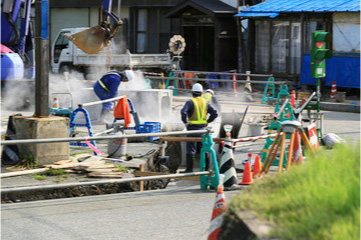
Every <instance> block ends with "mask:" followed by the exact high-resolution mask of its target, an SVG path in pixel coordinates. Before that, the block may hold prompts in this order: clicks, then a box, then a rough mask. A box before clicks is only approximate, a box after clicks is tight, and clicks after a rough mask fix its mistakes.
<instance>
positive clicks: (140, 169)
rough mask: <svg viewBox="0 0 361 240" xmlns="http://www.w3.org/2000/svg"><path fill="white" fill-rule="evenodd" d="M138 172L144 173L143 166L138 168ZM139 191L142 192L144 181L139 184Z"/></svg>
mask: <svg viewBox="0 0 361 240" xmlns="http://www.w3.org/2000/svg"><path fill="white" fill-rule="evenodd" d="M139 171H140V172H144V164H141V165H140V166H139ZM139 191H144V181H140V182H139Z"/></svg>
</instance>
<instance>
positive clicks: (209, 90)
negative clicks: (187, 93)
mask: <svg viewBox="0 0 361 240" xmlns="http://www.w3.org/2000/svg"><path fill="white" fill-rule="evenodd" d="M206 92H209V93H210V94H212V95H214V92H213V90H212V89H207V90H206Z"/></svg>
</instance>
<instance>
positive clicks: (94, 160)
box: [44, 154, 123, 178]
mask: <svg viewBox="0 0 361 240" xmlns="http://www.w3.org/2000/svg"><path fill="white" fill-rule="evenodd" d="M102 159H103V158H102V157H98V156H92V155H90V154H80V155H77V156H75V157H72V158H71V159H70V160H61V161H57V162H54V163H53V164H48V165H44V167H47V168H51V169H67V170H65V171H66V172H68V173H80V174H86V175H87V176H88V177H101V178H121V177H122V175H123V174H122V172H120V171H119V169H118V168H117V167H115V166H114V165H113V164H106V163H105V161H103V160H102Z"/></svg>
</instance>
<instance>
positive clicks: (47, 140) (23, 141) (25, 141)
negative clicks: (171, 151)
mask: <svg viewBox="0 0 361 240" xmlns="http://www.w3.org/2000/svg"><path fill="white" fill-rule="evenodd" d="M200 133H211V131H209V130H195V131H176V132H162V133H140V134H130V135H112V136H95V137H73V138H43V139H21V140H8V141H1V142H0V144H1V145H14V144H29V143H57V142H75V141H86V140H109V139H122V138H138V137H155V136H169V135H192V134H200Z"/></svg>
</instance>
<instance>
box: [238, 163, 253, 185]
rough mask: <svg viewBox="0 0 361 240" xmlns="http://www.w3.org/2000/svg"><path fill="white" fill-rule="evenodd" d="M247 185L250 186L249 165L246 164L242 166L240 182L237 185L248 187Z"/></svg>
mask: <svg viewBox="0 0 361 240" xmlns="http://www.w3.org/2000/svg"><path fill="white" fill-rule="evenodd" d="M249 184H252V172H251V163H250V162H246V165H245V166H244V170H243V177H242V181H241V182H240V183H239V185H249Z"/></svg>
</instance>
